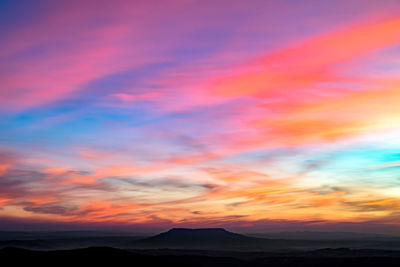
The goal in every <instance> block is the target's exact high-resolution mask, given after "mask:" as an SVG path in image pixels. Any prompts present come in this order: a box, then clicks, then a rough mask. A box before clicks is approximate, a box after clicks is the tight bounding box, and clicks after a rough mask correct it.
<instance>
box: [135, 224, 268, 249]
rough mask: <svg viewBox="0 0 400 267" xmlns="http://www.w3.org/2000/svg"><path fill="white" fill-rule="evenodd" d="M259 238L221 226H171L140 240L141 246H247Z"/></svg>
mask: <svg viewBox="0 0 400 267" xmlns="http://www.w3.org/2000/svg"><path fill="white" fill-rule="evenodd" d="M260 240H261V239H259V238H255V237H249V236H245V235H241V234H236V233H232V232H229V231H227V230H225V229H223V228H200V229H189V228H173V229H171V230H169V231H167V232H164V233H161V234H158V235H155V236H153V237H150V238H146V239H143V240H140V241H139V242H138V243H140V245H142V246H152V247H154V246H156V247H180V248H189V247H192V248H193V247H205V246H207V247H210V246H225V247H226V246H228V247H231V246H236V247H237V246H247V245H249V244H252V245H254V243H257V242H258V241H260Z"/></svg>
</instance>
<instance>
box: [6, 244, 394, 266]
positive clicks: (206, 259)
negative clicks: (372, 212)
mask: <svg viewBox="0 0 400 267" xmlns="http://www.w3.org/2000/svg"><path fill="white" fill-rule="evenodd" d="M153 252H154V250H150V251H145V250H142V251H140V252H139V251H136V252H135V251H131V250H121V249H115V248H107V247H91V248H85V249H74V250H56V251H33V250H26V249H18V248H10V247H9V248H3V249H0V258H1V259H2V261H3V262H12V263H13V265H27V266H30V265H32V264H34V265H36V264H37V265H39V266H54V265H57V264H58V263H60V262H62V263H63V264H65V265H67V266H69V265H78V266H81V265H99V264H101V265H113V266H119V265H121V266H123V265H126V264H127V263H129V265H132V266H148V267H152V266H157V267H158V266H163V267H170V266H171V267H184V266H186V267H188V266H191V267H204V266H207V267H220V266H230V267H264V266H269V267H282V266H283V267H286V266H287V267H303V266H304V267H305V266H307V267H308V266H326V267H343V266H352V267H359V266H360V267H381V266H385V267H391V266H393V267H397V266H399V260H400V255H399V253H398V252H397V253H396V252H391V251H374V250H368V251H357V250H356V251H354V250H349V249H335V250H332V249H325V250H321V251H314V252H313V251H310V252H296V251H294V252H285V253H272V254H271V253H265V254H263V253H262V252H258V253H256V254H254V255H253V256H252V257H250V258H247V257H246V258H242V257H241V256H238V254H240V253H238V252H230V253H228V252H224V254H223V255H212V254H213V253H212V252H210V253H211V255H208V253H207V252H202V254H198V253H197V254H195V253H193V254H192V253H185V252H182V253H180V252H178V251H171V252H170V253H168V251H164V252H160V253H157V254H154V253H153ZM156 252H157V251H156Z"/></svg>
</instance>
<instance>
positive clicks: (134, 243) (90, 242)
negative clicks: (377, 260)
mask: <svg viewBox="0 0 400 267" xmlns="http://www.w3.org/2000/svg"><path fill="white" fill-rule="evenodd" d="M294 235H296V234H294ZM297 235H300V237H301V236H304V239H301V238H299V237H297V238H295V237H293V239H282V238H279V236H275V238H258V237H250V236H246V235H241V234H236V233H232V232H229V231H226V230H225V229H222V228H206V229H184V228H174V229H171V230H170V231H167V232H164V233H161V234H158V235H155V236H152V237H145V236H135V235H133V234H132V233H118V232H117V233H110V232H106V233H104V234H103V235H102V234H101V232H90V231H89V232H82V231H75V232H53V233H51V232H49V233H46V232H42V233H40V232H38V233H29V232H0V248H4V247H10V246H12V247H19V248H26V249H35V250H57V249H73V248H87V247H93V246H97V247H99V246H102V247H114V248H123V249H185V250H188V249H195V250H199V249H200V250H226V251H264V252H265V251H287V250H289V251H292V250H303V251H304V250H317V249H323V248H343V247H346V248H352V249H383V250H400V238H399V237H391V236H381V235H379V236H373V235H368V236H364V235H360V234H354V235H351V234H349V235H348V237H347V238H344V237H343V235H339V234H338V235H337V238H336V239H334V238H333V237H334V234H331V233H330V234H329V235H328V237H327V238H323V236H321V239H318V238H316V236H318V234H312V233H308V235H307V232H303V233H300V234H297ZM319 235H321V234H319ZM282 236H283V237H290V236H287V235H286V236H285V235H282ZM307 237H308V239H306V238H307Z"/></svg>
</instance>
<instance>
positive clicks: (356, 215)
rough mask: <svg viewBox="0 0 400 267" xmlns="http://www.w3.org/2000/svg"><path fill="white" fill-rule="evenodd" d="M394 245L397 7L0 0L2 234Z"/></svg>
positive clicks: (399, 206) (399, 204)
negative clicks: (322, 235)
mask: <svg viewBox="0 0 400 267" xmlns="http://www.w3.org/2000/svg"><path fill="white" fill-rule="evenodd" d="M177 226H179V227H226V228H228V229H232V230H238V231H242V232H263V231H265V232H266V231H297V230H315V231H322V230H323V231H357V232H379V233H389V232H391V233H394V232H396V233H400V1H398V0H392V1H391V0H379V1H378V0H336V1H328V0H326V1H325V0H307V1H296V0H281V1H277V0H276V1H272V0H270V1H268V0H261V1H257V0H249V1H244V0H243V1H236V0H215V1H211V0H210V1H208V0H203V1H195V0H193V1H192V0H168V1H167V0H158V1H156V0H154V1H153V0H151V1H148V0H146V1H144V0H143V1H122V0H121V1H119V0H118V1H102V0H98V1H94V0H93V1H91V0H85V1H78V0H73V1H70V0H68V1H50V0H49V1H42V0H35V1H31V0H26V1H24V0H17V1H12V0H9V1H0V230H15V229H24V230H38V229H41V230H43V229H127V230H134V231H153V230H154V229H156V230H157V229H168V228H170V227H177Z"/></svg>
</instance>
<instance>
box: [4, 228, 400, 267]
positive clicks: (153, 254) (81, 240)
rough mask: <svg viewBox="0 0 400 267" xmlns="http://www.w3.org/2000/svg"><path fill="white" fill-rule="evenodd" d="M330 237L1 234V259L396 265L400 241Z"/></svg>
mask: <svg viewBox="0 0 400 267" xmlns="http://www.w3.org/2000/svg"><path fill="white" fill-rule="evenodd" d="M305 234H307V235H305ZM333 234H334V233H313V232H308V233H298V232H297V233H292V234H290V233H281V234H280V235H281V236H285V237H286V238H290V237H291V235H292V236H293V239H277V238H276V237H279V236H280V235H279V234H274V237H275V238H260V237H251V236H247V235H241V234H237V233H232V232H230V231H227V230H225V229H222V228H203V229H186V228H174V229H171V230H169V231H167V232H163V233H161V234H157V235H153V236H147V237H146V236H143V235H142V236H138V235H134V234H132V233H122V232H120V233H118V232H114V233H103V235H102V232H90V231H82V232H79V231H77V232H53V233H50V232H37V233H32V232H0V239H1V241H0V247H1V249H0V257H1V258H2V259H4V260H13V262H15V263H18V262H21V263H24V262H32V263H33V262H38V263H39V262H40V263H42V264H51V263H52V262H55V261H59V260H60V259H62V261H63V262H64V263H67V264H72V263H74V262H79V263H90V264H93V263H98V264H103V263H120V264H123V263H126V262H130V263H131V264H132V265H133V266H398V264H400V237H395V236H383V235H362V234H355V233H349V234H348V236H349V237H352V238H353V239H344V238H343V237H342V239H333V238H331V239H329V240H328V239H327V240H315V239H314V236H329V235H331V236H332V235H333ZM299 235H304V236H303V239H296V236H299ZM337 235H338V236H339V237H341V235H340V234H339V233H338V234H337ZM307 237H308V238H307Z"/></svg>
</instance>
